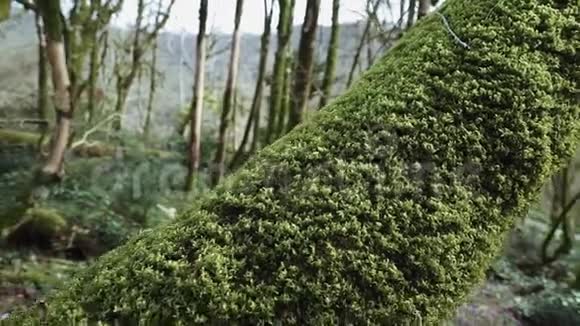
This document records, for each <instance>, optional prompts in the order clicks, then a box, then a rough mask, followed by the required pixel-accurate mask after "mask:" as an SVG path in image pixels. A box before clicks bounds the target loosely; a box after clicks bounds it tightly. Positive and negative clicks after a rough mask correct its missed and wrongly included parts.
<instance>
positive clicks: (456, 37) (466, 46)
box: [435, 11, 471, 50]
mask: <svg viewBox="0 0 580 326" xmlns="http://www.w3.org/2000/svg"><path fill="white" fill-rule="evenodd" d="M435 13H436V14H437V15H439V17H441V19H442V20H443V24H445V28H446V29H447V31H448V32H449V34H451V36H452V37H453V39H454V40H455V42H456V43H457V44H459V45H460V46H461V47H463V48H465V49H468V50H469V49H471V47H470V46H469V44H467V43H465V42H463V41H462V40H461V39H460V38H459V36H457V34H455V32H454V31H453V30H452V29H451V26H449V22H448V21H447V18H445V16H443V15H442V14H441V13H440V12H437V11H436V12H435Z"/></svg>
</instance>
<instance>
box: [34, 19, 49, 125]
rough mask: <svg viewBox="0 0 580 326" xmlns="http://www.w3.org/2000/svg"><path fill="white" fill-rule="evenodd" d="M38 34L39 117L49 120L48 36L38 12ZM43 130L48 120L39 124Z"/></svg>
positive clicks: (36, 20)
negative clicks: (45, 34)
mask: <svg viewBox="0 0 580 326" xmlns="http://www.w3.org/2000/svg"><path fill="white" fill-rule="evenodd" d="M35 22H36V34H37V37H38V75H37V82H38V94H37V96H38V98H37V112H38V119H40V120H44V121H47V119H48V109H49V107H48V69H47V68H48V67H47V64H46V38H45V37H44V28H43V26H42V17H41V16H40V14H39V13H38V12H36V13H35ZM39 126H40V129H41V130H45V129H46V127H47V126H48V122H47V123H44V124H41V125H39Z"/></svg>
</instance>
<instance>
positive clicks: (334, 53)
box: [319, 0, 340, 108]
mask: <svg viewBox="0 0 580 326" xmlns="http://www.w3.org/2000/svg"><path fill="white" fill-rule="evenodd" d="M339 12H340V0H333V2H332V27H331V31H330V41H329V42H328V52H327V54H326V67H325V68H324V79H323V81H322V96H320V105H319V107H321V108H322V107H324V106H325V105H326V103H328V99H329V98H330V96H331V93H332V85H334V76H335V74H336V59H337V57H338V41H339V36H340V22H339V21H338V14H339Z"/></svg>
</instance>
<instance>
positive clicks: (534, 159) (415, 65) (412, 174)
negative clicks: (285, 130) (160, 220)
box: [10, 0, 580, 325]
mask: <svg viewBox="0 0 580 326" xmlns="http://www.w3.org/2000/svg"><path fill="white" fill-rule="evenodd" d="M579 10H580V8H579V5H578V2H577V0H567V1H566V0H553V1H549V0H510V1H501V2H498V1H496V0H480V1H464V0H448V1H447V2H446V4H445V5H444V6H443V8H442V10H441V12H440V13H441V15H442V16H439V15H431V16H428V17H425V18H424V19H423V22H422V23H421V24H419V25H418V26H417V27H416V28H414V29H412V30H411V31H409V32H408V33H406V34H405V35H404V36H403V38H402V39H401V40H400V41H399V43H398V44H397V45H396V46H395V47H394V48H393V49H391V50H390V51H389V53H388V54H387V55H386V56H385V57H384V58H382V59H381V60H379V61H378V62H377V64H376V65H375V66H374V67H373V68H371V69H370V70H369V71H368V72H366V73H365V74H364V76H363V77H362V78H361V79H359V81H358V82H357V83H356V85H355V86H354V88H352V89H351V90H350V91H349V92H347V94H345V95H343V96H341V97H339V98H337V99H336V100H335V101H333V102H332V103H331V104H330V105H328V106H326V107H325V109H323V110H320V111H318V112H316V113H314V114H313V116H312V117H311V119H310V120H308V121H307V122H305V123H304V124H302V125H301V126H300V127H299V128H295V129H294V130H293V131H292V132H290V133H289V134H288V135H286V136H285V137H284V138H282V139H281V140H279V141H278V142H276V143H274V144H273V145H271V146H270V147H268V148H266V149H264V150H262V151H260V152H259V153H258V154H257V155H256V156H254V157H253V158H252V159H251V160H250V161H249V162H248V163H247V164H245V166H244V167H243V168H242V169H240V170H239V171H238V172H237V173H236V174H235V175H233V176H232V177H231V178H229V179H228V180H227V181H226V182H224V183H223V184H222V185H220V186H218V187H217V188H216V189H215V190H214V191H213V192H211V193H210V194H208V195H207V196H206V197H204V198H203V199H201V200H200V201H199V202H197V203H195V204H193V205H192V207H191V208H190V209H188V210H186V211H184V212H183V214H182V216H181V217H180V218H179V219H178V220H177V221H175V222H173V223H171V224H167V225H164V226H161V227H160V228H158V229H154V230H151V231H148V232H145V233H142V234H140V235H138V236H137V237H136V238H134V239H133V240H132V241H129V242H128V243H127V244H126V245H125V246H123V247H120V248H118V249H116V250H114V251H113V252H111V253H109V254H106V255H105V256H103V257H101V258H100V259H99V260H98V261H97V262H95V263H93V264H92V265H91V266H89V267H87V268H86V269H85V270H83V271H82V272H81V273H80V274H79V275H78V276H77V278H76V279H75V280H74V281H72V282H71V283H69V284H68V286H66V287H63V289H62V290H60V292H58V293H57V294H55V295H53V296H52V297H50V298H48V299H47V300H46V302H45V303H43V304H42V305H41V306H38V308H36V309H35V310H33V311H30V312H24V313H16V314H14V315H13V316H12V319H11V320H10V322H14V324H16V325H20V324H23V323H28V324H33V323H35V322H36V323H38V322H39V321H43V322H46V323H47V324H49V325H64V324H71V323H73V322H76V323H77V324H78V323H80V322H81V321H87V320H90V321H91V322H96V321H97V320H103V321H106V322H108V323H111V324H112V323H120V324H137V323H143V324H154V325H173V324H183V325H194V324H240V325H248V324H291V323H292V324H300V325H329V324H345V325H346V324H352V325H369V324H370V325H403V324H408V323H410V322H413V321H415V322H417V323H418V322H419V320H420V321H422V322H423V323H424V324H425V325H439V324H441V322H442V321H444V320H445V318H447V317H448V316H449V315H450V314H452V313H453V311H454V310H455V309H456V308H457V306H458V305H460V304H461V303H462V302H463V300H465V298H466V297H467V295H468V294H469V293H470V292H471V291H472V289H473V288H474V287H475V286H477V285H478V284H480V282H481V281H482V280H483V279H484V277H485V271H486V269H487V268H488V267H489V266H490V264H491V263H492V262H493V260H494V257H495V255H496V254H498V253H499V252H500V250H501V245H502V242H503V239H504V236H505V235H506V234H507V232H508V231H509V230H510V228H511V227H512V226H513V225H514V222H515V221H516V220H517V219H518V218H519V217H520V216H521V215H522V214H525V212H526V210H527V208H528V207H529V205H530V203H531V202H533V201H534V200H535V199H536V197H537V195H538V191H539V189H540V188H541V185H542V184H543V183H544V181H545V180H546V178H548V177H549V176H550V175H551V174H552V173H554V172H555V171H556V170H557V169H558V166H560V164H561V163H563V162H564V161H565V160H567V159H568V158H569V157H570V156H571V155H572V154H573V153H574V150H575V148H576V146H577V142H578V139H579V137H580V123H579V121H580V105H579V104H578V97H577V96H578V93H577V90H578V88H579V87H580V85H579V81H578V76H577V72H578V66H577V65H578V62H577V58H578V49H580V39H579V38H578V35H577V33H574V31H576V30H577V29H578V21H577V19H576V18H577V15H578V12H579ZM530 17H541V18H542V19H530ZM443 18H444V19H445V22H447V23H445V22H444V19H443ZM540 29H541V30H546V29H549V30H550V31H551V32H550V33H538V30H540ZM451 30H452V31H453V33H451ZM456 37H457V39H456ZM458 40H460V41H461V43H460V42H459V41H458ZM463 44H465V45H467V46H464V45H463ZM41 313H42V314H43V315H42V317H41V316H40V314H41Z"/></svg>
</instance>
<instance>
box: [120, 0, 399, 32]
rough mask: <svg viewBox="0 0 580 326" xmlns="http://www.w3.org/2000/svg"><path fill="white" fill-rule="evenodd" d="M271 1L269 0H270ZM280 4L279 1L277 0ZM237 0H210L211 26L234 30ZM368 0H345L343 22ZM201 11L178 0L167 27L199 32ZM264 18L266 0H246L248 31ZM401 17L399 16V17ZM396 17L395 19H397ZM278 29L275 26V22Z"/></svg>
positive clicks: (302, 5) (131, 12)
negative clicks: (198, 19) (199, 13)
mask: <svg viewBox="0 0 580 326" xmlns="http://www.w3.org/2000/svg"><path fill="white" fill-rule="evenodd" d="M268 2H269V1H268ZM275 2H276V3H277V1H275ZM320 2H321V8H320V18H319V24H321V25H330V24H331V16H332V0H321V1H320ZM235 3H236V1H235V0H210V1H209V15H208V24H209V26H208V28H213V29H214V30H215V31H220V32H225V33H230V32H231V31H232V29H233V20H234V11H235ZM365 3H366V0H342V1H341V11H340V22H341V23H347V22H354V21H357V20H359V19H361V18H362V17H364V15H365ZM391 3H393V5H395V9H394V11H395V12H398V10H399V9H398V4H397V3H398V1H391ZM277 7H278V6H277V5H275V7H274V8H275V10H274V16H275V18H274V22H273V24H276V23H277V19H276V17H277V14H276V13H277ZM136 8H137V0H125V4H124V8H123V12H122V13H121V14H120V15H119V17H118V18H117V21H116V23H117V24H118V25H121V26H126V25H128V24H131V23H132V22H133V21H134V19H135V12H136ZM305 9H306V0H296V7H295V13H294V24H301V23H302V20H303V19H304V11H305ZM198 10H199V0H176V1H175V5H174V7H173V10H172V12H171V18H170V19H169V21H168V23H167V29H168V30H171V31H180V30H187V31H189V32H196V30H197V24H198V21H197V15H198ZM263 18H264V1H263V0H245V1H244V14H243V16H242V23H241V28H242V31H243V32H246V33H261V31H262V28H263ZM396 18H397V19H398V17H396ZM393 20H394V19H393ZM273 30H275V25H273Z"/></svg>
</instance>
